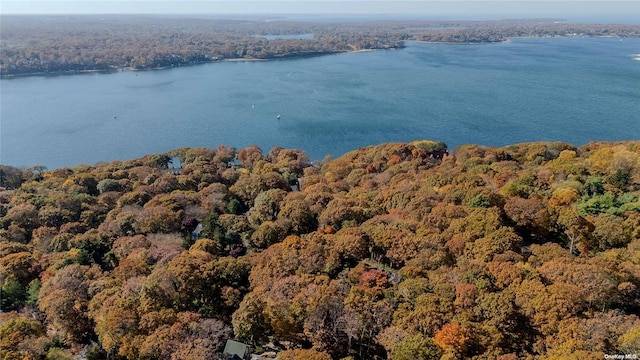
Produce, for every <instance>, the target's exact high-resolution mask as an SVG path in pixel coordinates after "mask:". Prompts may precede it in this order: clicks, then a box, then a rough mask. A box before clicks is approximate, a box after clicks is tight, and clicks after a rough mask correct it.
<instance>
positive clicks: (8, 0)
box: [0, 0, 640, 21]
mask: <svg viewBox="0 0 640 360" xmlns="http://www.w3.org/2000/svg"><path fill="white" fill-rule="evenodd" d="M0 13H1V14H310V15H312V14H318V15H319V14H345V15H355V14H378V15H383V14H388V15H393V14H410V15H425V16H432V17H442V16H455V15H464V14H467V15H475V16H476V17H479V18H482V17H501V16H502V17H513V16H520V17H543V16H566V15H576V16H583V17H589V16H592V17H596V16H607V15H624V16H626V17H628V18H630V19H633V18H636V19H640V0H636V1H616V0H599V1H596V0H586V1H585V0H568V1H566V0H565V1H546V0H529V1H513V0H497V1H486V0H440V1H430V0H408V1H406V0H405V1H370V0H348V1H347V0H324V1H316V0H279V1H273V0H239V1H228V0H226V1H222V0H196V1H189V0H187V1H175V0H137V1H125V0H111V1H104V0H83V1H54V0H0ZM639 21H640V20H639Z"/></svg>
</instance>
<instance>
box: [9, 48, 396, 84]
mask: <svg viewBox="0 0 640 360" xmlns="http://www.w3.org/2000/svg"><path fill="white" fill-rule="evenodd" d="M391 49H396V48H388V49H359V50H349V51H335V52H321V53H305V54H295V55H293V54H291V55H283V56H276V57H271V58H268V59H256V58H229V59H217V60H211V61H202V62H193V63H186V64H177V65H169V66H160V67H150V68H142V69H133V68H131V67H119V68H111V69H90V70H60V71H50V72H34V73H23V74H2V75H0V78H1V79H12V78H22V77H29V76H66V75H80V74H90V73H103V74H112V73H117V72H125V71H131V72H139V71H140V72H142V71H157V70H165V69H173V68H178V67H186V66H196V65H203V64H213V63H217V62H263V61H273V60H285V59H301V58H308V57H315V56H324V55H336V54H351V53H365V52H372V51H378V50H391Z"/></svg>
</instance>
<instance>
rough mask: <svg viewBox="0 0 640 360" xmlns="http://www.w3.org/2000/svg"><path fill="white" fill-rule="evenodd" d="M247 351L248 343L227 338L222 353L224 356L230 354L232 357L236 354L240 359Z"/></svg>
mask: <svg viewBox="0 0 640 360" xmlns="http://www.w3.org/2000/svg"><path fill="white" fill-rule="evenodd" d="M248 353H249V345H246V344H243V343H241V342H238V341H235V340H227V344H226V345H225V346H224V355H226V356H231V357H233V358H235V356H237V357H239V358H240V359H244V358H245V356H246V355H247V354H248Z"/></svg>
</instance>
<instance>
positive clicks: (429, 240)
mask: <svg viewBox="0 0 640 360" xmlns="http://www.w3.org/2000/svg"><path fill="white" fill-rule="evenodd" d="M172 157H179V159H180V162H181V164H182V168H177V169H176V168H172V164H171V162H170V161H171V159H172ZM1 170H2V172H1V173H0V174H1V176H0V178H1V180H2V184H0V185H2V186H3V190H2V191H0V281H1V285H2V293H1V306H2V307H1V309H2V311H3V313H2V314H0V358H2V359H42V358H45V357H46V358H47V359H71V358H72V357H73V356H76V355H83V356H84V357H86V358H87V359H106V358H109V359H218V358H219V357H220V356H221V352H222V348H223V347H224V344H225V341H226V340H227V339H237V340H239V341H243V342H245V343H248V344H251V345H252V346H253V347H254V352H255V353H261V352H265V351H275V352H278V356H279V359H376V358H377V359H394V360H405V359H406V360H409V359H438V358H441V359H460V358H474V359H501V360H510V359H543V358H544V359H580V360H583V359H603V358H604V354H619V353H622V354H640V319H639V318H638V314H639V311H640V302H639V301H640V300H639V299H640V296H639V295H640V291H639V290H638V289H639V286H640V142H620V143H590V144H587V145H584V146H581V147H575V146H573V145H570V144H566V143H546V142H545V143H542V142H541V143H526V144H518V145H512V146H506V147H503V148H491V147H484V146H479V145H465V146H462V147H460V148H458V149H455V150H454V151H451V150H450V152H449V153H447V152H446V145H444V144H443V143H437V142H433V141H426V140H425V141H417V142H414V143H408V144H400V143H398V144H383V145H379V146H371V147H367V148H361V149H358V150H355V151H353V152H350V153H348V154H346V155H344V156H342V157H340V158H337V159H335V160H326V161H324V162H323V163H322V164H317V165H315V166H312V165H311V163H310V161H309V159H308V158H307V156H306V155H305V154H304V153H303V152H301V151H298V150H289V149H282V148H274V149H272V150H270V151H269V152H268V153H266V154H265V153H264V152H263V151H262V150H261V149H259V148H258V147H255V146H250V147H247V148H245V149H241V150H239V151H236V150H235V149H232V148H228V147H225V146H220V147H219V148H218V149H216V150H212V149H202V148H191V149H178V150H175V151H171V152H169V153H167V154H156V155H149V156H146V157H144V158H141V159H136V160H128V161H114V162H110V163H101V164H98V165H96V166H77V167H75V168H71V169H69V168H63V169H55V170H50V171H47V170H46V169H45V168H43V167H37V168H33V169H28V170H24V169H15V168H10V167H6V166H2V167H1ZM298 179H299V180H298ZM296 180H298V182H297V183H296ZM298 183H299V188H300V190H299V191H298V190H297V189H298ZM292 185H293V187H292ZM199 225H201V226H199Z"/></svg>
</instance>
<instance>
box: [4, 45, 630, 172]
mask: <svg viewBox="0 0 640 360" xmlns="http://www.w3.org/2000/svg"><path fill="white" fill-rule="evenodd" d="M407 45H408V46H407V47H406V48H405V49H401V50H389V51H374V52H364V53H349V54H338V55H327V56H320V57H314V58H301V59H286V60H274V61H261V62H221V63H212V64H204V65H198V66H189V67H180V68H172V69H165V70H159V71H142V72H118V73H110V74H97V73H91V74H80V75H68V76H49V77H47V76H34V77H24V78H14V79H2V80H0V91H1V92H0V131H1V132H0V163H2V164H4V165H13V166H31V165H36V164H39V165H44V166H47V167H48V168H50V169H52V168H57V167H67V166H69V167H70V166H75V165H77V164H81V163H85V164H94V163H96V162H100V161H112V160H116V159H130V158H135V157H139V156H142V155H144V154H149V153H163V152H165V151H168V150H170V149H175V148H179V147H211V148H215V147H217V146H218V145H219V144H225V145H228V146H234V147H237V148H243V147H246V146H248V145H250V144H256V145H258V146H260V147H261V148H262V149H263V150H264V152H265V153H266V152H268V151H269V149H270V148H272V147H273V146H276V145H279V146H282V147H285V148H297V149H301V150H304V151H305V152H307V153H308V154H309V155H310V157H311V158H312V159H322V158H323V157H324V156H325V155H333V156H339V155H341V154H343V153H344V152H347V151H350V150H353V149H356V148H358V147H362V146H368V145H373V144H379V143H384V142H405V141H412V140H416V139H432V140H438V141H444V142H446V143H447V144H448V145H449V147H450V148H455V147H456V146H459V145H462V144H467V143H476V144H482V145H487V146H503V145H507V144H514V143H519V142H526V141H565V142H569V143H572V144H575V145H581V144H584V143H587V142H589V141H594V140H605V141H615V140H628V139H638V138H640V126H639V124H640V112H639V111H638V110H639V109H640V107H639V106H638V104H639V103H640V61H638V60H636V58H637V57H638V55H637V54H638V53H639V52H640V39H622V40H620V39H617V38H570V39H514V40H512V41H510V42H505V43H499V44H490V45H449V44H423V43H408V44H407ZM278 115H280V118H279V119H278V118H277V117H278Z"/></svg>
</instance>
